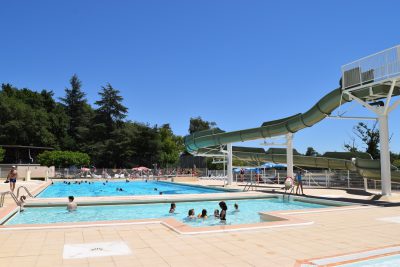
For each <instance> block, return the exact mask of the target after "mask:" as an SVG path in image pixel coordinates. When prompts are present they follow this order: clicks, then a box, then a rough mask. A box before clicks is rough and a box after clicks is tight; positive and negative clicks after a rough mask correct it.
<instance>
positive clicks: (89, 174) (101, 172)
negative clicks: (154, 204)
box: [54, 168, 206, 179]
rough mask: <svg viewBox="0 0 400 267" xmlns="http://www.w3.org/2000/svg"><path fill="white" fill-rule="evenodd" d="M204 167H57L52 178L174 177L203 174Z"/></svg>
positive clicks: (204, 171)
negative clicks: (133, 168)
mask: <svg viewBox="0 0 400 267" xmlns="http://www.w3.org/2000/svg"><path fill="white" fill-rule="evenodd" d="M205 173H206V169H148V170H141V171H140V170H132V169H95V168H92V169H89V168H82V169H77V168H57V169H56V171H55V175H54V178H63V179H82V178H107V179H110V178H119V179H124V178H149V177H176V176H204V175H205Z"/></svg>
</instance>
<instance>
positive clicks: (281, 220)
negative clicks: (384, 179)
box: [0, 194, 374, 235]
mask: <svg viewBox="0 0 400 267" xmlns="http://www.w3.org/2000/svg"><path fill="white" fill-rule="evenodd" d="M203 195H204V194H203ZM274 197H277V196H274V195H271V196H269V197H265V196H264V198H274ZM257 198H260V197H257ZM233 199H238V198H233ZM242 199H245V198H242ZM246 199H248V197H247V198H246ZM253 199H255V197H253ZM293 199H294V200H296V201H302V200H304V197H293ZM198 200H202V201H205V199H197V201H198ZM211 200H216V199H211ZM219 200H222V199H221V198H220V199H219ZM182 201H183V200H182ZM310 202H311V201H310ZM332 202H333V203H335V202H337V201H327V200H322V201H321V200H315V201H312V203H320V204H324V203H325V204H328V203H332ZM140 204H144V203H140ZM363 208H374V207H373V206H369V205H351V204H350V205H346V206H336V207H335V206H333V207H328V208H318V209H303V210H278V211H272V212H263V211H261V212H259V214H260V216H261V217H262V218H265V219H268V220H269V221H267V222H259V223H252V224H236V225H216V226H205V227H193V226H190V225H187V224H185V223H183V222H181V221H178V220H177V219H175V218H157V219H139V220H114V221H91V222H74V223H52V224H19V225H0V231H4V230H39V229H57V228H81V227H101V226H121V225H136V224H154V223H159V224H161V225H164V226H165V227H167V228H169V229H171V230H173V231H174V232H176V233H178V234H183V235H195V234H208V233H221V232H233V231H246V230H256V229H268V228H277V227H289V226H293V227H294V226H307V225H312V224H314V222H313V221H311V220H305V219H303V218H301V215H302V214H307V213H322V212H334V211H349V210H354V209H363ZM18 212H19V209H13V210H12V209H11V210H9V213H8V214H7V216H6V217H1V218H0V222H1V223H4V222H5V221H7V220H9V219H10V218H11V217H12V216H14V215H15V214H17V213H18ZM298 215H300V217H299V216H298Z"/></svg>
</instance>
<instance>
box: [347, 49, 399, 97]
mask: <svg viewBox="0 0 400 267" xmlns="http://www.w3.org/2000/svg"><path fill="white" fill-rule="evenodd" d="M397 76H400V45H398V46H395V47H392V48H389V49H386V50H384V51H381V52H378V53H376V54H373V55H370V56H367V57H364V58H361V59H359V60H356V61H353V62H351V63H348V64H346V65H343V66H342V89H343V90H349V89H353V88H357V87H361V86H364V85H366V84H371V83H376V82H382V81H384V80H387V79H393V78H394V77H397Z"/></svg>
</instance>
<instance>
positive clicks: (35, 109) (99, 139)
mask: <svg viewBox="0 0 400 267" xmlns="http://www.w3.org/2000/svg"><path fill="white" fill-rule="evenodd" d="M82 87H83V85H82V82H81V80H80V79H79V78H78V76H77V75H73V76H72V78H71V79H70V85H69V87H67V88H65V96H64V97H62V98H60V99H59V101H58V100H57V99H55V98H54V95H53V92H52V91H50V90H42V91H41V92H36V91H33V90H30V89H27V88H23V89H18V88H16V87H13V86H12V85H10V84H2V86H1V90H0V144H7V145H30V146H46V147H53V148H55V149H57V150H70V151H80V152H85V153H87V154H89V156H90V157H91V161H92V163H93V164H94V165H95V166H96V167H108V168H114V167H117V168H129V167H133V166H137V165H144V166H148V167H152V164H155V163H157V164H158V166H161V167H167V166H173V165H175V164H177V162H178V160H179V154H180V152H181V151H183V149H184V147H183V139H182V137H181V136H177V135H174V133H173V132H172V130H171V128H170V126H169V124H164V125H162V126H161V127H158V126H157V125H154V126H150V125H149V124H146V123H139V122H133V121H129V120H126V117H127V114H128V108H127V107H125V106H124V105H123V97H122V96H121V94H120V91H119V90H117V89H116V88H114V87H113V86H112V85H111V84H106V85H105V86H103V87H101V88H100V91H99V98H98V100H97V101H96V102H95V106H94V107H93V106H91V105H90V104H89V103H88V102H87V99H86V94H85V92H84V91H83V89H82Z"/></svg>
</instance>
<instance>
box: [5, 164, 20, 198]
mask: <svg viewBox="0 0 400 267" xmlns="http://www.w3.org/2000/svg"><path fill="white" fill-rule="evenodd" d="M17 179H18V172H17V167H15V166H12V167H11V170H10V172H9V173H8V175H7V181H9V182H10V191H11V192H13V193H14V189H15V184H16V183H17Z"/></svg>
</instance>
